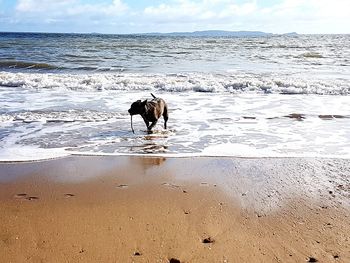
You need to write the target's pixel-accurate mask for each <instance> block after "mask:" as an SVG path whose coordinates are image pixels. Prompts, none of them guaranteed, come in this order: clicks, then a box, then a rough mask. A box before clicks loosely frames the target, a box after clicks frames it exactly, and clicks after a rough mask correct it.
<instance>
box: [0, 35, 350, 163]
mask: <svg viewBox="0 0 350 263" xmlns="http://www.w3.org/2000/svg"><path fill="white" fill-rule="evenodd" d="M349 47H350V37H349V36H348V35H338V36H337V35H335V36H297V37H287V36H275V37H268V38H191V37H187V38H185V37H150V36H113V35H97V36H95V35H52V34H49V35H47V34H0V106H1V107H0V159H1V160H34V159H41V158H50V157H56V156H63V155H68V154H148V155H149V154H159V155H174V156H184V155H206V156H242V157H257V156H259V157H268V156H319V157H326V156H327V157H329V156H333V157H340V158H349V157H350V119H349V118H350V97H349V94H350V61H349V58H350V48H349ZM150 92H152V93H154V94H156V95H157V96H159V97H162V98H164V99H165V100H166V101H167V102H168V104H169V109H170V112H169V115H170V116H169V122H168V130H164V129H163V127H162V125H163V120H162V119H161V120H160V121H159V122H158V125H157V126H156V128H155V131H154V133H153V134H147V132H146V126H145V124H144V123H143V121H142V119H141V117H140V116H136V117H134V129H135V134H133V133H132V131H131V127H130V116H129V115H128V113H127V110H128V108H129V107H130V104H131V102H133V101H135V100H137V99H151V95H150Z"/></svg>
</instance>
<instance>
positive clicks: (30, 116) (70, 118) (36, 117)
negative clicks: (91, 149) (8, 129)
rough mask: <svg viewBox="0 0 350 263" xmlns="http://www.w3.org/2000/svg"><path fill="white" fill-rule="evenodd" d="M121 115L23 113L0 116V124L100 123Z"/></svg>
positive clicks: (103, 112) (87, 112)
mask: <svg viewBox="0 0 350 263" xmlns="http://www.w3.org/2000/svg"><path fill="white" fill-rule="evenodd" d="M121 117H122V114H120V113H115V112H105V111H92V110H69V111H23V112H13V113H3V114H0V123H1V122H7V121H19V122H24V123H32V122H46V123H53V122H55V123H58V122H100V121H107V120H110V119H116V118H121Z"/></svg>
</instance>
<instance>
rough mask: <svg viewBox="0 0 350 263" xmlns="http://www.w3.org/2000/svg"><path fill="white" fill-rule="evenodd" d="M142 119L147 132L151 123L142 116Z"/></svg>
mask: <svg viewBox="0 0 350 263" xmlns="http://www.w3.org/2000/svg"><path fill="white" fill-rule="evenodd" d="M141 117H142V119H143V121H144V122H145V124H146V127H147V130H148V129H149V121H148V120H146V118H145V116H143V115H141Z"/></svg>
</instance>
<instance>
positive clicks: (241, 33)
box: [0, 30, 299, 37]
mask: <svg viewBox="0 0 350 263" xmlns="http://www.w3.org/2000/svg"><path fill="white" fill-rule="evenodd" d="M0 34H48V35H117V36H157V37H159V36H174V37H269V36H298V35H299V34H298V33H296V32H289V33H281V34H275V33H268V32H263V31H224V30H205V31H194V32H169V33H160V32H149V33H115V34H110V33H99V32H91V33H79V32H62V33H60V32H6V31H4V32H2V31H0Z"/></svg>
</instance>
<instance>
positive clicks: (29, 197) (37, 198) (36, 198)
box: [26, 196, 39, 201]
mask: <svg viewBox="0 0 350 263" xmlns="http://www.w3.org/2000/svg"><path fill="white" fill-rule="evenodd" d="M26 200H29V201H32V200H39V197H37V196H28V197H26Z"/></svg>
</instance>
